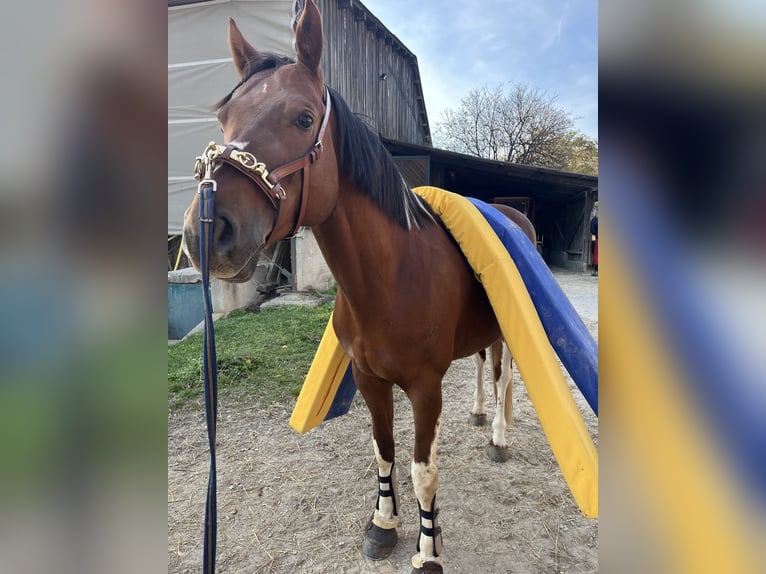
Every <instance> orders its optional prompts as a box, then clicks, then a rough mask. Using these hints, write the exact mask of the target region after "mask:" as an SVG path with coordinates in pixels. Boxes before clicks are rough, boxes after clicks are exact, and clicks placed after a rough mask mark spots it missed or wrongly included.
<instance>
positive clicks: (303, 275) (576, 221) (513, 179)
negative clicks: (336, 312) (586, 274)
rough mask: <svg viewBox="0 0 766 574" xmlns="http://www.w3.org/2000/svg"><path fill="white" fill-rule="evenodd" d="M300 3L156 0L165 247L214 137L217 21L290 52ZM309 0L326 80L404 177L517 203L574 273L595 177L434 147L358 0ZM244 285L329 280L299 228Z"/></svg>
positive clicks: (407, 72) (585, 258) (409, 67)
mask: <svg viewBox="0 0 766 574" xmlns="http://www.w3.org/2000/svg"><path fill="white" fill-rule="evenodd" d="M302 4H303V0H297V1H296V0H228V1H227V0H212V1H204V0H203V1H194V0H170V1H169V2H168V30H169V34H168V35H169V37H168V56H169V58H168V143H169V149H168V156H169V168H168V236H169V245H171V246H172V247H171V250H170V252H171V253H174V252H176V250H175V246H176V245H177V239H176V240H175V242H174V241H173V237H174V236H175V237H177V235H178V234H179V233H180V232H181V225H182V218H183V210H184V209H185V208H186V206H187V205H188V204H189V203H190V201H191V200H192V199H193V197H194V194H195V193H196V182H195V181H194V180H193V178H192V177H191V166H192V164H193V159H194V157H195V156H196V155H198V154H199V153H200V152H201V151H202V149H203V148H204V147H205V145H206V144H207V142H209V141H211V140H220V133H219V132H218V130H217V127H216V122H215V117H214V116H213V115H212V114H210V113H209V112H208V111H207V109H208V108H209V106H210V105H211V104H212V103H213V102H215V101H217V99H219V98H220V97H221V95H222V94H224V93H225V92H226V91H227V89H229V88H230V87H231V86H233V85H234V83H235V82H236V76H235V72H234V69H233V66H232V65H231V61H230V56H229V53H228V42H227V39H226V33H227V23H228V18H229V17H230V16H231V17H234V18H235V20H236V21H237V24H238V26H239V27H240V29H241V30H242V31H243V33H244V34H245V36H246V37H247V38H248V39H249V40H250V41H251V42H252V43H253V44H254V45H255V46H257V47H259V48H262V49H266V50H270V51H275V52H279V53H284V54H288V55H291V56H293V55H294V53H295V52H294V45H293V42H294V36H293V31H294V26H295V23H296V22H297V18H296V14H297V13H299V11H300V9H301V7H302ZM317 4H318V6H319V9H320V11H321V13H322V20H323V27H324V33H325V50H324V52H323V56H322V69H323V72H324V75H325V79H326V81H327V83H328V84H329V85H330V86H332V87H333V88H335V89H336V90H337V91H338V92H339V93H340V94H341V95H342V96H343V97H344V99H345V100H346V101H347V102H348V104H349V106H350V107H351V109H352V110H353V111H354V112H355V113H357V114H358V115H359V116H360V117H361V118H362V119H363V120H364V121H365V122H367V123H368V125H369V126H370V127H371V128H372V129H373V130H374V131H376V132H377V133H378V134H379V135H380V136H381V138H382V140H383V142H384V145H386V147H387V148H388V149H389V151H390V152H391V153H392V155H394V157H395V160H396V161H397V163H398V164H399V166H400V168H401V170H402V172H403V174H404V176H405V179H407V181H408V182H409V183H410V185H413V186H414V185H421V184H430V185H436V186H439V187H444V188H446V189H449V190H451V191H455V192H458V193H461V194H464V195H470V196H473V197H478V198H480V199H484V200H493V199H494V200H498V201H504V202H505V203H509V204H511V205H514V206H515V207H518V208H521V209H522V210H523V211H525V212H526V213H527V214H528V215H529V216H530V218H531V219H532V220H533V222H534V223H535V225H536V226H537V228H538V236H539V238H540V239H541V242H540V244H539V246H540V249H541V252H542V253H543V255H544V257H545V259H546V261H548V262H549V263H551V264H554V265H560V266H566V267H570V268H573V269H577V270H585V268H586V266H587V265H588V264H589V262H590V258H591V255H590V235H589V233H588V222H589V215H590V210H591V207H592V205H593V201H594V200H595V199H597V197H596V194H597V189H598V180H597V178H595V177H591V176H584V175H578V174H569V173H564V172H558V171H555V170H549V169H542V168H534V167H529V166H521V165H514V164H508V163H504V162H495V161H488V160H482V159H478V158H474V157H469V156H464V155H460V154H456V153H452V152H447V151H444V150H438V149H434V148H433V147H432V146H431V132H430V126H429V122H428V114H427V112H426V106H425V101H424V98H423V91H422V86H421V80H420V73H419V70H418V60H417V57H416V56H415V54H413V53H412V52H411V51H410V50H409V49H408V48H407V47H406V46H405V45H404V44H402V42H401V41H400V40H399V39H398V38H397V37H396V36H395V35H394V34H393V33H392V32H391V31H390V30H389V29H388V28H386V26H385V25H384V24H383V23H382V22H380V20H378V19H377V18H376V17H375V15H374V14H372V13H371V12H370V11H369V10H368V9H367V8H366V7H365V6H364V4H363V3H362V2H359V1H358V0H317ZM169 259H171V266H172V265H173V262H172V259H173V258H172V257H169ZM256 282H260V283H264V282H266V283H276V284H280V285H288V286H291V287H292V288H293V289H297V290H305V289H309V288H314V289H318V290H323V289H326V288H328V287H329V286H330V285H331V284H332V282H333V280H332V276H331V275H330V273H329V271H328V270H327V268H326V266H325V265H324V261H323V259H322V257H321V253H319V250H318V248H317V246H316V243H315V241H314V240H313V235H312V234H311V232H310V230H304V231H303V232H302V234H301V235H300V236H299V237H298V238H295V239H293V240H291V241H285V242H283V245H280V246H278V247H277V248H276V249H275V250H274V251H273V252H272V253H270V260H269V261H265V262H264V264H263V269H261V270H260V272H259V273H258V274H257V278H256ZM226 289H229V287H226ZM231 289H234V288H233V287H232V288H231ZM236 289H239V290H240V291H241V290H242V289H248V287H246V286H245V287H237V288H236ZM255 294H256V290H255V288H254V287H252V286H251V287H250V291H249V292H248V293H247V294H244V295H242V294H240V295H237V296H235V297H234V298H233V299H234V301H233V303H231V304H227V305H224V306H231V305H242V304H243V302H244V301H245V300H246V299H247V298H248V297H250V296H251V295H253V296H254V295H255Z"/></svg>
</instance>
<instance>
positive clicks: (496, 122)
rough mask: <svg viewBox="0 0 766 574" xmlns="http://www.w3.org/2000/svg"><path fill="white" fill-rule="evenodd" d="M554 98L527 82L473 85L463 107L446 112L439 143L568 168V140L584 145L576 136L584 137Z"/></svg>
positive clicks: (489, 155) (489, 156)
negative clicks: (477, 86) (474, 87)
mask: <svg viewBox="0 0 766 574" xmlns="http://www.w3.org/2000/svg"><path fill="white" fill-rule="evenodd" d="M555 100H556V98H555V97H549V96H546V95H545V94H544V93H541V92H540V91H539V90H538V89H536V88H535V89H533V88H530V87H529V86H527V85H526V84H513V85H511V86H510V88H509V90H508V91H507V92H506V90H505V89H504V87H503V85H502V84H501V85H499V86H497V87H496V88H494V89H489V88H487V87H483V88H477V89H473V90H471V91H470V92H468V94H467V95H466V96H465V97H464V98H463V99H462V100H461V102H460V108H458V109H457V110H452V109H448V110H446V111H445V112H443V113H442V118H441V121H440V122H438V123H437V126H436V130H435V136H436V143H437V145H439V146H440V147H442V148H444V149H448V150H452V151H457V152H460V153H465V154H469V155H475V156H478V157H483V158H487V159H494V160H501V161H508V162H514V163H523V164H528V165H539V166H546V167H554V168H558V169H568V168H570V164H571V163H572V162H571V161H570V160H571V159H572V153H573V150H572V149H570V148H571V146H570V145H568V144H569V143H572V142H575V141H577V142H579V143H582V142H581V140H579V139H577V138H579V137H585V136H583V135H582V134H579V133H578V132H576V131H575V130H574V128H573V126H574V123H573V119H572V118H571V117H570V115H569V114H568V113H566V112H565V111H564V110H562V109H560V108H558V107H556V105H555ZM585 139H586V140H587V138H585ZM588 141H589V140H588ZM594 145H595V146H596V150H597V145H596V144H595V143H594ZM597 153H598V152H597V151H596V155H597ZM596 165H597V160H596ZM596 169H597V167H596Z"/></svg>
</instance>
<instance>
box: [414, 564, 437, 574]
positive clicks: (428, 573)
mask: <svg viewBox="0 0 766 574" xmlns="http://www.w3.org/2000/svg"><path fill="white" fill-rule="evenodd" d="M443 572H444V569H443V568H442V565H441V564H439V563H438V562H424V563H423V565H422V566H421V567H420V568H413V569H412V572H411V574H443Z"/></svg>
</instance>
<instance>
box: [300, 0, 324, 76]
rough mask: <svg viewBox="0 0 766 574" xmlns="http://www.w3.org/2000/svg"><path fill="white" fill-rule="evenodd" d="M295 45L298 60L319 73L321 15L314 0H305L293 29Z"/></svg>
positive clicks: (316, 73)
mask: <svg viewBox="0 0 766 574" xmlns="http://www.w3.org/2000/svg"><path fill="white" fill-rule="evenodd" d="M295 47H296V51H297V53H298V61H299V62H300V63H301V64H303V65H304V66H306V67H307V68H308V69H309V70H311V71H312V72H313V73H314V75H316V76H318V75H319V60H320V59H321V58H322V16H321V15H320V14H319V10H318V9H317V7H316V4H314V0H306V4H305V6H304V7H303V12H302V13H301V19H300V20H299V21H298V27H297V28H296V29H295Z"/></svg>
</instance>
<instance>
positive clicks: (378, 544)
mask: <svg viewBox="0 0 766 574" xmlns="http://www.w3.org/2000/svg"><path fill="white" fill-rule="evenodd" d="M353 373H354V381H355V382H356V386H357V388H358V389H359V392H360V393H361V395H362V397H364V400H365V402H366V403H367V408H368V409H369V411H370V415H371V417H372V446H373V449H374V450H375V459H376V460H377V463H378V498H377V501H376V503H375V511H374V512H373V515H372V519H371V520H370V522H369V523H368V525H367V528H366V530H365V534H364V540H363V541H362V553H363V554H364V555H365V556H367V557H368V558H370V559H372V560H383V559H384V558H386V557H388V556H389V555H390V554H391V552H392V551H393V549H394V546H396V542H397V541H398V535H397V534H396V528H397V526H399V497H398V494H397V483H396V467H395V466H394V398H393V392H392V391H393V385H392V384H391V383H389V382H387V381H382V380H379V379H376V378H374V377H370V376H367V375H365V374H363V373H361V372H360V371H359V370H358V369H357V368H356V367H353Z"/></svg>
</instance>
